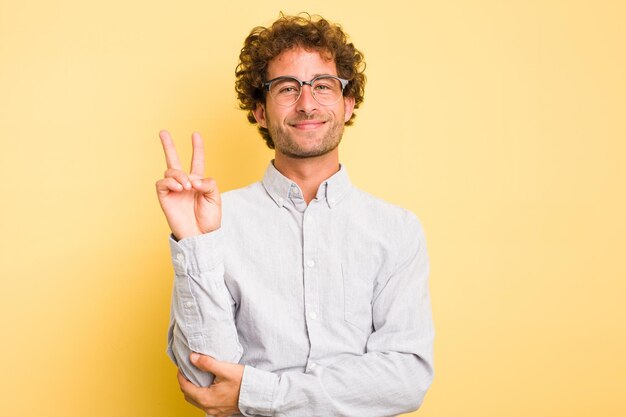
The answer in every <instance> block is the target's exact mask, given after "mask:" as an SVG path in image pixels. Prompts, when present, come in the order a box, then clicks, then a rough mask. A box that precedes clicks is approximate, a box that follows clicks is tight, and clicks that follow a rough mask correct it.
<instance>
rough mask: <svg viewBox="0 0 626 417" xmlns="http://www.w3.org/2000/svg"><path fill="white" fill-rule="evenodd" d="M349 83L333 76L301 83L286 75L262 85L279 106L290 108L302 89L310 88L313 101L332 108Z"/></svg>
mask: <svg viewBox="0 0 626 417" xmlns="http://www.w3.org/2000/svg"><path fill="white" fill-rule="evenodd" d="M349 82H350V81H349V80H345V79H343V78H339V77H336V76H334V75H318V76H317V77H315V78H313V79H312V80H311V81H301V80H299V79H297V78H296V77H291V76H288V75H285V76H282V77H276V78H274V79H271V80H269V81H267V82H264V83H263V87H264V88H265V91H267V92H269V94H270V96H271V97H272V99H273V100H274V101H275V102H276V104H279V105H281V106H291V105H292V104H294V103H296V102H297V101H298V99H299V98H300V96H301V95H302V87H303V86H304V85H308V86H310V87H311V94H312V95H313V98H314V99H315V101H317V102H318V103H319V104H321V105H323V106H332V105H333V104H335V103H337V102H338V101H339V100H341V97H342V96H343V90H344V89H345V88H346V86H347V85H348V83H349Z"/></svg>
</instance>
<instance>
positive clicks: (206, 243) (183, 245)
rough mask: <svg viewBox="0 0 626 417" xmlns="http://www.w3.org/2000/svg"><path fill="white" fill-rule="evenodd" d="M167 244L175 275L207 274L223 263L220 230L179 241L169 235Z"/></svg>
mask: <svg viewBox="0 0 626 417" xmlns="http://www.w3.org/2000/svg"><path fill="white" fill-rule="evenodd" d="M169 242H170V252H171V254H172V264H173V265H174V272H175V273H176V275H185V274H187V273H188V272H191V273H193V274H198V273H201V272H208V271H211V270H213V269H215V268H216V267H217V266H219V265H220V264H221V263H222V262H223V259H224V255H223V252H222V229H221V228H219V229H217V230H215V231H213V232H210V233H205V234H202V235H197V236H191V237H187V238H185V239H182V240H179V241H176V239H174V236H172V235H170V239H169Z"/></svg>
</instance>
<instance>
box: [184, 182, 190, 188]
mask: <svg viewBox="0 0 626 417" xmlns="http://www.w3.org/2000/svg"><path fill="white" fill-rule="evenodd" d="M185 187H187V189H189V188H191V183H190V182H189V181H187V183H186V184H185Z"/></svg>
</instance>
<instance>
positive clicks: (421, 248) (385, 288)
mask: <svg viewBox="0 0 626 417" xmlns="http://www.w3.org/2000/svg"><path fill="white" fill-rule="evenodd" d="M411 226H414V227H408V228H407V229H408V233H407V235H405V236H408V235H412V237H411V236H408V237H407V238H406V239H403V243H402V247H403V254H402V257H400V258H399V259H400V261H399V262H398V263H397V265H396V267H395V269H394V271H393V272H392V273H391V274H390V276H389V277H388V279H386V280H385V281H384V282H379V283H378V285H377V288H376V291H375V293H374V298H373V301H372V309H373V325H374V332H373V333H372V334H371V335H370V337H369V339H368V341H367V346H366V352H365V354H364V355H361V356H352V357H350V358H349V359H343V360H340V361H338V362H335V363H331V364H329V365H326V366H317V367H315V368H313V369H310V370H309V371H308V372H306V373H299V372H286V373H283V374H282V375H277V374H274V373H271V372H267V371H263V370H260V369H257V368H254V367H251V366H246V368H245V371H244V377H243V381H242V386H241V391H240V399H239V408H240V410H241V411H242V413H243V414H244V415H245V416H256V415H262V416H285V417H288V416H302V415H306V416H329V415H333V416H361V417H363V416H375V417H381V416H391V415H396V414H400V413H406V412H409V411H413V410H415V409H417V408H418V407H419V406H420V405H421V403H422V401H423V398H424V395H425V393H426V391H427V389H428V387H429V386H430V384H431V382H432V378H433V347H432V346H433V338H434V330H433V324H432V318H431V306H430V298H429V291H428V274H429V261H428V255H427V253H426V246H425V239H424V235H423V230H422V228H421V225H420V224H419V222H418V221H417V219H414V221H413V222H412V224H411Z"/></svg>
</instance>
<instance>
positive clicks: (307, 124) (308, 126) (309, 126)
mask: <svg viewBox="0 0 626 417" xmlns="http://www.w3.org/2000/svg"><path fill="white" fill-rule="evenodd" d="M324 123H326V122H325V121H324V120H302V121H300V122H295V123H290V125H291V126H292V127H295V128H296V129H299V130H313V129H317V128H318V127H320V126H323V125H324Z"/></svg>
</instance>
